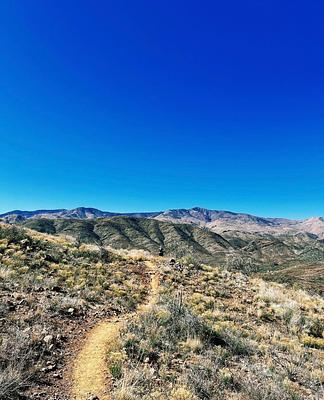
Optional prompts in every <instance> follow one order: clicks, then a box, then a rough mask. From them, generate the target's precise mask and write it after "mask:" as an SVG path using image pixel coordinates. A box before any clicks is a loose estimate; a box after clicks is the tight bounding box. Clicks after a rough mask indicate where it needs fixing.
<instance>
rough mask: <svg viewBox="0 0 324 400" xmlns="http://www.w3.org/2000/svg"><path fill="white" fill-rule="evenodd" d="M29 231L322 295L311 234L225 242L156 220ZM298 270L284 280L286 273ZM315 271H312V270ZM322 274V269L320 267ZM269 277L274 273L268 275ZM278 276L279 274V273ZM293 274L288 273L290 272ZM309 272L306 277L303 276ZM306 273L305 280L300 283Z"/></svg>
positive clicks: (322, 247) (320, 256)
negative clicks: (259, 277)
mask: <svg viewBox="0 0 324 400" xmlns="http://www.w3.org/2000/svg"><path fill="white" fill-rule="evenodd" d="M25 226H28V227H30V228H32V229H36V230H38V231H41V232H47V233H51V234H53V233H56V234H65V235H70V236H74V237H76V238H78V240H80V241H81V242H85V243H103V244H104V245H108V246H111V247H114V248H124V249H134V248H135V249H144V250H147V251H149V252H151V253H153V254H157V253H158V250H159V247H160V246H163V247H164V248H165V251H166V254H167V255H169V256H174V257H177V258H180V257H186V258H188V257H189V258H192V259H194V261H195V262H205V263H209V264H213V265H225V266H226V267H227V268H229V269H237V270H244V271H247V272H261V273H265V276H266V277H267V278H269V279H272V280H278V281H283V280H284V279H285V280H286V282H288V283H291V284H292V283H293V282H294V280H295V281H296V282H298V281H299V282H300V283H303V282H304V283H305V286H304V287H305V288H307V289H309V290H313V291H317V293H323V291H324V286H323V281H322V280H319V279H318V275H319V274H317V275H316V274H313V273H310V272H309V273H305V274H304V272H305V270H306V269H307V268H308V266H312V265H315V266H318V268H319V269H321V267H320V265H323V263H324V242H323V241H319V240H317V239H316V237H315V236H314V235H310V234H297V235H290V234H282V235H277V236H273V235H270V234H258V233H251V232H250V233H247V232H240V231H227V232H224V233H223V234H222V236H220V235H217V234H215V233H213V232H211V231H209V230H206V229H201V228H198V227H195V226H193V225H186V224H173V223H169V222H162V221H157V220H152V219H143V218H129V217H114V218H111V219H97V220H91V221H84V220H48V219H32V220H28V221H27V222H25ZM290 267H294V268H292V269H290V270H289V274H288V275H287V274H286V275H285V274H283V273H282V272H280V271H281V270H283V269H284V268H290ZM310 268H311V267H310ZM316 268H317V267H316ZM268 271H274V273H271V274H269V273H268ZM276 271H278V273H277V272H276ZM287 271H288V270H287ZM303 271H304V272H303ZM301 273H303V275H304V278H303V279H302V280H301V279H300V274H301Z"/></svg>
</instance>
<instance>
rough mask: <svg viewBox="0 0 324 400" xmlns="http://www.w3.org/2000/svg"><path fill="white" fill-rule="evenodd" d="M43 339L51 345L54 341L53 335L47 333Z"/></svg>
mask: <svg viewBox="0 0 324 400" xmlns="http://www.w3.org/2000/svg"><path fill="white" fill-rule="evenodd" d="M43 340H44V342H45V343H46V344H48V345H50V344H51V343H52V342H53V340H54V337H53V335H46V336H45V337H44V339H43Z"/></svg>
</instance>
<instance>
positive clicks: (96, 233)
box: [25, 217, 231, 262]
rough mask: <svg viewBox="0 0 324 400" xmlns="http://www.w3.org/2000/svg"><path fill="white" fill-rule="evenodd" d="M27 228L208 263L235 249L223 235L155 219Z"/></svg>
mask: <svg viewBox="0 0 324 400" xmlns="http://www.w3.org/2000/svg"><path fill="white" fill-rule="evenodd" d="M25 226H27V227H29V228H31V229H35V230H38V231H41V232H47V233H54V232H55V233H57V234H66V235H71V236H74V237H78V238H79V239H80V240H81V241H84V242H87V243H95V242H98V241H101V242H102V243H103V244H104V245H106V246H107V245H110V246H112V247H114V248H124V249H134V248H139V249H143V250H147V251H149V252H152V253H155V254H157V253H158V250H159V248H160V247H161V246H163V247H164V248H165V251H166V253H167V254H170V255H171V254H175V255H177V256H178V257H179V256H183V255H188V254H193V253H194V254H195V257H197V258H199V259H201V260H203V261H206V262H217V261H220V260H221V259H224V255H225V252H226V250H227V249H228V248H230V247H231V245H230V244H229V243H228V242H227V241H226V240H225V239H224V238H222V237H221V236H220V235H217V234H216V233H213V232H210V231H208V230H203V229H199V228H197V227H194V226H191V225H186V224H172V223H168V222H161V221H157V220H152V219H144V218H129V217H114V218H111V219H98V220H92V221H78V220H37V219H35V220H29V221H27V222H26V223H25Z"/></svg>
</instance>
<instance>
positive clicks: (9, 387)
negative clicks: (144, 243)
mask: <svg viewBox="0 0 324 400" xmlns="http://www.w3.org/2000/svg"><path fill="white" fill-rule="evenodd" d="M149 280H150V277H149V274H148V271H147V269H146V266H145V263H143V262H142V261H138V260H136V259H129V258H127V257H126V258H125V257H121V256H118V255H116V254H113V253H111V252H108V251H107V250H104V249H102V248H101V249H98V248H97V247H96V248H90V247H87V246H85V245H81V246H76V245H75V244H74V243H73V241H71V240H67V239H64V238H62V237H54V236H50V235H45V234H40V233H37V232H35V231H28V230H23V229H21V228H17V227H13V226H8V225H4V224H0V298H1V303H0V329H1V340H0V399H1V400H16V399H17V400H18V399H19V400H21V399H31V400H32V399H39V398H41V399H44V398H46V399H57V398H58V397H55V396H54V394H55V392H58V393H60V392H61V390H62V389H58V386H59V384H60V381H61V379H62V376H63V374H64V366H65V365H66V362H67V359H68V357H69V353H70V352H71V348H72V347H71V346H72V344H73V341H74V340H77V339H78V336H79V335H82V332H84V330H85V329H86V328H87V327H89V326H91V325H93V324H94V323H95V322H96V321H97V320H101V319H102V318H106V317H107V316H113V315H118V314H121V313H125V312H129V311H132V310H134V309H135V307H136V305H137V304H138V303H141V302H143V301H144V300H145V298H146V297H147V295H148V289H149ZM44 388H45V389H44ZM44 390H45V397H44V395H41V394H39V393H44ZM51 395H53V397H51ZM64 399H67V397H64Z"/></svg>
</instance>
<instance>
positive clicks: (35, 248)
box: [0, 220, 324, 400]
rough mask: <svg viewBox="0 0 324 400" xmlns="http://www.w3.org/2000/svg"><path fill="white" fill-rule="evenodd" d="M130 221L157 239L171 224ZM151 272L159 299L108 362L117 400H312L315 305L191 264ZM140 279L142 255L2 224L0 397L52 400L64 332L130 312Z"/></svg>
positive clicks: (318, 319)
mask: <svg viewBox="0 0 324 400" xmlns="http://www.w3.org/2000/svg"><path fill="white" fill-rule="evenodd" d="M131 221H132V220H131ZM100 222H104V221H98V223H100ZM133 222H134V223H135V226H130V224H129V223H128V222H127V223H126V225H125V226H124V227H122V229H121V230H122V232H124V234H125V235H126V236H128V237H129V233H128V229H130V230H131V231H132V232H133V231H134V229H144V231H145V234H146V233H148V232H149V233H148V236H149V237H151V236H153V235H154V237H158V236H160V237H162V236H163V237H164V241H165V237H166V236H167V235H168V234H169V233H168V232H167V231H166V229H174V228H173V227H172V226H170V224H167V225H165V227H164V226H163V228H162V229H159V228H160V225H159V224H158V225H156V224H148V225H142V224H140V225H139V226H138V225H137V223H136V220H135V221H133ZM133 222H131V223H133ZM55 223H56V222H55V221H53V224H55ZM60 223H62V224H63V225H64V227H62V231H65V233H66V231H68V230H69V229H70V228H71V225H69V224H67V225H65V221H61V222H60ZM52 226H53V225H52ZM87 226H88V225H86V227H87ZM96 228H98V227H96ZM117 228H118V229H120V224H118V226H117ZM117 228H116V229H117ZM82 229H84V225H82ZM87 229H88V228H87ZM91 229H92V228H91V226H90V231H91ZM99 229H100V228H99ZM110 232H111V231H110ZM171 232H172V234H173V231H171ZM199 232H200V231H199ZM94 234H96V233H95V232H94ZM142 234H143V236H145V235H144V233H142ZM177 234H178V235H180V236H181V235H188V234H192V235H193V236H194V238H195V235H197V234H198V233H197V232H196V231H195V232H193V231H192V230H191V229H189V228H188V229H187V228H184V230H182V229H180V231H177ZM133 237H134V240H135V239H136V235H134V236H133ZM185 237H186V236H185ZM204 237H205V236H204ZM208 237H210V236H208ZM103 240H104V238H103ZM127 240H130V239H127ZM131 240H133V239H131ZM143 240H145V241H147V243H150V240H151V239H149V238H146V239H143ZM137 260H138V258H137ZM159 275H160V282H161V283H160V286H161V289H160V295H161V297H160V299H159V300H158V302H157V304H155V305H153V306H152V308H149V309H146V310H143V311H142V313H141V314H139V315H138V317H136V318H135V320H131V321H129V323H128V324H127V325H126V326H125V328H124V330H123V333H122V335H121V338H120V344H119V349H117V350H116V352H114V354H111V355H110V358H109V360H108V364H109V368H110V372H111V374H112V377H113V379H114V388H113V390H114V396H115V398H116V399H118V400H125V399H128V400H137V399H145V400H153V399H155V400H164V399H165V398H168V399H172V400H198V399H210V400H219V399H224V400H225V399H240V400H248V399H251V400H258V399H260V400H261V399H262V400H277V399H278V400H279V399H284V400H298V399H309V400H310V399H320V398H321V396H322V395H323V392H322V386H321V385H322V384H323V370H321V362H322V361H323V350H321V349H323V346H324V340H323V336H322V335H323V333H322V332H323V300H321V299H320V298H319V297H316V296H311V295H308V294H306V293H304V292H302V291H296V290H292V289H287V288H285V287H284V286H282V285H280V284H274V283H267V282H264V281H262V280H259V279H250V278H248V277H246V276H244V275H242V274H241V273H240V272H229V271H226V270H222V269H218V268H216V267H208V266H205V265H201V264H200V263H199V262H195V263H194V264H189V263H182V264H181V265H180V264H179V265H176V266H173V265H172V266H171V265H169V264H167V263H165V262H161V265H160V266H159ZM149 280H150V279H149V271H148V270H147V268H146V265H145V263H143V262H142V261H136V260H135V259H129V258H125V257H121V256H117V255H115V254H112V253H110V252H107V251H104V249H99V248H97V247H96V248H92V247H91V246H86V245H81V246H75V244H74V243H73V242H71V241H69V240H67V239H65V238H63V237H54V236H49V235H44V234H40V233H36V232H33V231H25V230H22V229H21V228H15V227H8V226H6V225H0V295H1V307H0V313H1V318H0V323H1V331H2V337H1V342H0V399H1V400H5V399H6V400H7V399H16V398H17V399H18V397H19V393H22V392H24V393H25V394H26V393H28V392H30V391H32V392H33V391H37V390H40V391H44V390H45V393H46V396H47V398H50V394H51V393H52V392H51V391H52V390H53V388H54V389H55V380H57V377H60V374H61V368H62V366H63V365H64V361H65V351H66V350H69V344H70V341H71V338H72V337H73V335H74V333H73V332H77V334H78V335H82V333H80V328H81V327H82V326H84V325H85V324H86V323H87V321H88V320H90V321H93V320H95V319H101V318H104V317H105V316H107V315H113V314H114V313H122V314H124V313H127V312H128V311H129V310H132V309H134V308H135V306H136V304H138V303H139V302H142V301H143V299H144V298H145V297H146V296H147V293H148V285H149ZM48 336H50V338H48ZM75 339H79V337H78V338H75ZM40 381H41V382H42V384H40ZM49 383H51V385H52V386H47V385H48V384H49ZM53 383H54V385H53ZM29 385H30V386H31V389H28V386H29ZM40 385H42V386H40ZM25 389H28V390H27V392H26V390H25ZM56 391H58V389H56ZM125 396H126V397H125ZM316 396H317V397H316ZM27 398H28V397H27ZM55 398H58V399H59V400H61V399H62V400H63V399H65V397H63V395H62V397H55Z"/></svg>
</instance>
